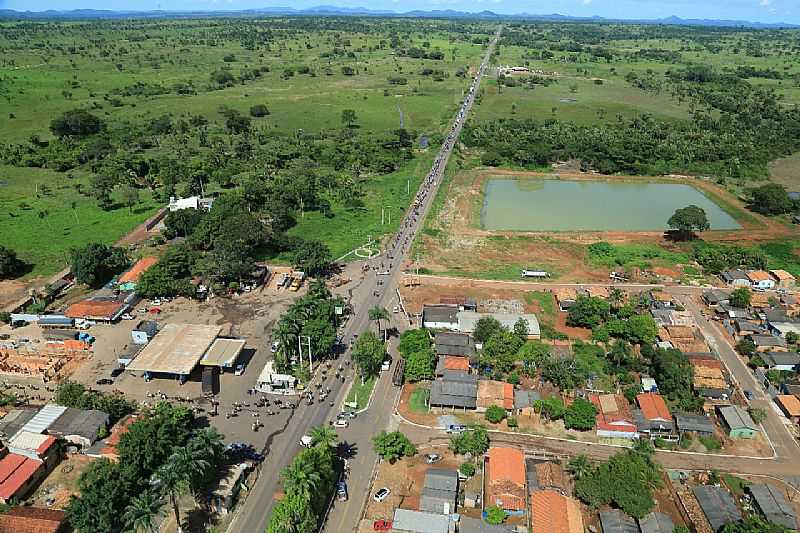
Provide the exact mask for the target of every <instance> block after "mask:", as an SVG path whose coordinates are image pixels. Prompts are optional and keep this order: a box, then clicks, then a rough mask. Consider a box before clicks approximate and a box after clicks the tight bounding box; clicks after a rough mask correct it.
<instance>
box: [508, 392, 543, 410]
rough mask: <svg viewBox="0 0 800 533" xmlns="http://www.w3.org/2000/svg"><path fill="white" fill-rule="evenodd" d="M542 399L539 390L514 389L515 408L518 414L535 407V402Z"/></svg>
mask: <svg viewBox="0 0 800 533" xmlns="http://www.w3.org/2000/svg"><path fill="white" fill-rule="evenodd" d="M541 399H542V396H541V394H539V392H538V391H535V390H530V389H516V390H514V410H515V411H516V412H517V414H525V412H526V411H527V410H532V409H533V404H534V402H537V401H539V400H541Z"/></svg>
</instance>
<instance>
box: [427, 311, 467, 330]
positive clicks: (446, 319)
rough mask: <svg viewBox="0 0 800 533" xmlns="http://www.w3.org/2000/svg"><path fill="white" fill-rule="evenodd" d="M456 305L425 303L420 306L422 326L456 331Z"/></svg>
mask: <svg viewBox="0 0 800 533" xmlns="http://www.w3.org/2000/svg"><path fill="white" fill-rule="evenodd" d="M458 313H459V310H458V306H457V305H437V304H425V305H424V306H422V327H424V328H428V329H448V330H452V331H458Z"/></svg>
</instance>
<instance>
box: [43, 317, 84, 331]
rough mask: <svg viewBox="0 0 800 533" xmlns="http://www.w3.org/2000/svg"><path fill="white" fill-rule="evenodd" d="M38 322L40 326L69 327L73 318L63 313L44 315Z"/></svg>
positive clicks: (72, 322) (73, 321)
mask: <svg viewBox="0 0 800 533" xmlns="http://www.w3.org/2000/svg"><path fill="white" fill-rule="evenodd" d="M38 323H39V327H42V328H71V327H72V326H73V324H74V323H75V320H74V319H72V318H69V317H67V316H64V315H44V316H40V317H39V322H38Z"/></svg>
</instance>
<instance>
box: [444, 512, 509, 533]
mask: <svg viewBox="0 0 800 533" xmlns="http://www.w3.org/2000/svg"><path fill="white" fill-rule="evenodd" d="M516 531H517V528H516V527H514V526H511V525H508V524H500V525H496V526H495V525H492V524H487V523H486V522H484V521H483V520H481V519H479V518H470V517H468V516H462V517H461V518H460V519H459V521H458V533H516Z"/></svg>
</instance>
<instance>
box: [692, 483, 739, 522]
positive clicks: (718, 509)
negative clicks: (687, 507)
mask: <svg viewBox="0 0 800 533" xmlns="http://www.w3.org/2000/svg"><path fill="white" fill-rule="evenodd" d="M692 492H694V497H695V498H696V499H697V503H698V504H700V509H702V511H703V514H704V515H705V517H706V520H708V523H709V524H710V525H711V529H712V530H714V531H719V530H720V528H722V526H724V525H725V524H730V523H732V522H738V521H739V520H741V519H742V513H741V512H740V511H739V508H738V507H736V502H735V501H734V499H733V497H732V496H731V494H730V493H729V492H728V491H727V490H725V489H723V488H722V487H717V486H716V485H700V486H697V487H694V489H692Z"/></svg>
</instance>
